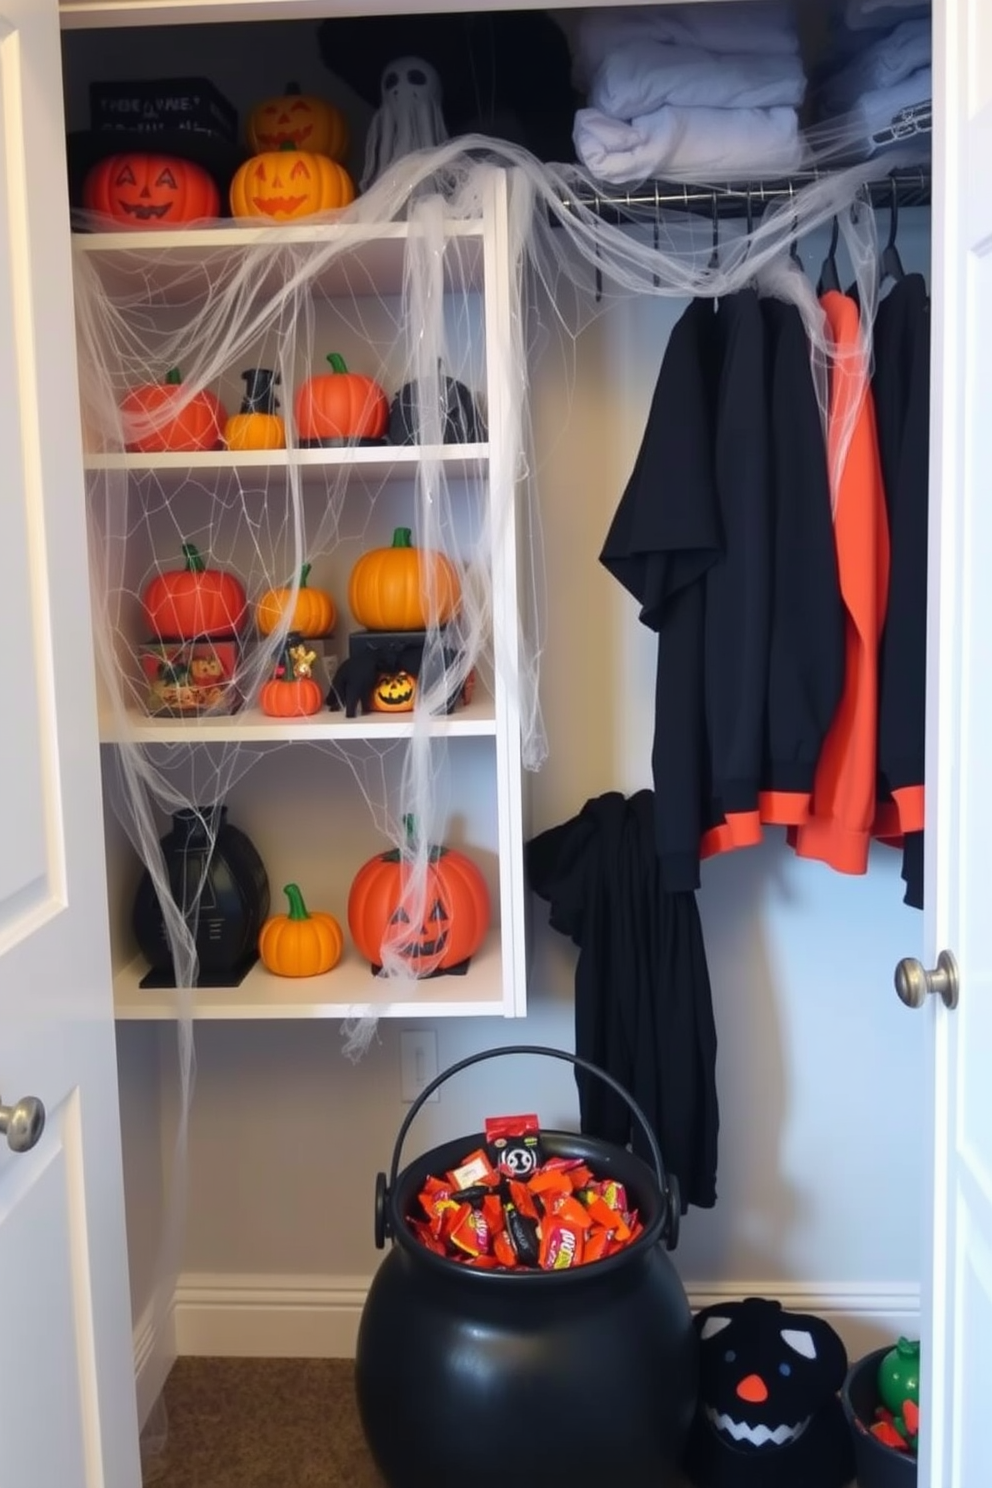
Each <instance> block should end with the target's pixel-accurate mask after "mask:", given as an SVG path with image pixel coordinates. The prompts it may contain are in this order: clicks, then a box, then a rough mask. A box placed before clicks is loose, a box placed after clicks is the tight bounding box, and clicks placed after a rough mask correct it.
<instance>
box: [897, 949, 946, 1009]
mask: <svg viewBox="0 0 992 1488" xmlns="http://www.w3.org/2000/svg"><path fill="white" fill-rule="evenodd" d="M895 981H896V991H897V992H898V993H899V998H900V1001H902V1002H904V1003H905V1004H906V1006H907V1007H911V1008H921V1007H922V1006H923V1004H924V1003H925V1002H926V1000H927V998H928V997H929V996H930V995H931V994H932V995H933V996H936V997H939V998H940V1000H941V1002H942V1003H943V1004H944V1006H945V1007H946V1008H949V1009H950V1010H951V1011H953V1010H954V1008H956V1007H957V1005H958V963H957V962H956V961H955V959H954V957H953V956H952V955H951V953H950V951H941V953H940V955H939V956H938V957H937V968H936V970H935V971H927V969H926V967H925V966H924V965H923V964H922V963H921V962H919V961H916V960H914V959H913V957H912V956H906V957H905V958H904V959H903V960H902V961H900V962H899V965H898V966H897V967H896V977H895Z"/></svg>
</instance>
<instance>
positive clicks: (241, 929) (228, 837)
mask: <svg viewBox="0 0 992 1488" xmlns="http://www.w3.org/2000/svg"><path fill="white" fill-rule="evenodd" d="M215 834H216V835H215ZM161 847H162V853H163V855H164V857H165V866H166V869H167V871H168V875H169V886H170V889H171V893H172V898H173V901H174V902H175V904H176V906H177V907H178V908H179V910H180V911H181V913H182V914H183V916H184V918H185V920H186V923H187V925H189V927H190V929H191V930H192V931H193V934H194V939H195V942H196V953H197V958H198V962H199V974H198V977H197V985H198V986H200V987H223V986H228V987H230V986H237V984H238V983H239V982H240V981H241V980H242V978H243V977H244V975H245V973H246V971H248V970H249V969H250V967H252V966H253V965H254V964H255V961H256V960H257V959H258V935H259V931H260V930H261V928H262V924H263V922H264V920H265V917H266V916H267V914H268V912H269V880H268V875H267V874H266V872H265V866H264V864H263V862H262V860H261V858H260V857H259V855H258V852H257V851H256V849H255V846H254V844H253V843H252V842H251V840H250V838H248V837H247V836H246V835H245V833H244V832H242V831H240V830H239V828H237V827H232V826H231V824H230V823H229V822H228V820H227V807H226V806H206V807H203V808H202V809H201V810H199V811H197V810H192V809H187V810H183V811H177V812H176V813H175V815H174V816H173V818H172V831H171V832H169V833H168V834H167V835H166V836H165V837H163V838H162V841H161ZM201 884H202V889H201ZM133 924H134V931H135V934H136V936H137V938H138V945H139V947H140V949H141V952H142V954H143V955H144V956H145V957H146V959H147V960H148V961H149V963H150V965H151V970H150V971H149V972H148V974H147V975H146V976H145V977H144V978H143V979H142V982H141V985H142V987H174V986H175V985H176V977H175V969H174V967H173V963H172V953H171V950H170V947H169V942H168V939H167V938H166V933H165V921H164V919H163V917H162V909H161V906H160V904H159V901H158V895H157V894H156V892H155V886H154V884H153V883H152V878H151V874H150V873H149V872H148V871H147V869H146V870H145V872H144V874H143V875H142V878H141V882H140V883H139V885H138V891H137V894H136V895H135V900H134V912H133Z"/></svg>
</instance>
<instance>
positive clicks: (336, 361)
mask: <svg viewBox="0 0 992 1488" xmlns="http://www.w3.org/2000/svg"><path fill="white" fill-rule="evenodd" d="M327 360H328V361H329V362H330V364H331V371H332V372H347V370H348V364H347V362H346V361H345V359H344V357H343V356H342V355H341V353H340V352H339V351H329V352H328V353H327Z"/></svg>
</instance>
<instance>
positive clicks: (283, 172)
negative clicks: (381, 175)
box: [231, 145, 355, 222]
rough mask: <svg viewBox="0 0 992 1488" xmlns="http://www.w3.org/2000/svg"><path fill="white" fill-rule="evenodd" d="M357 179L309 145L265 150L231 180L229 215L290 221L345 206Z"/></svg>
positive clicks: (251, 158)
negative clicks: (297, 147) (354, 179)
mask: <svg viewBox="0 0 992 1488" xmlns="http://www.w3.org/2000/svg"><path fill="white" fill-rule="evenodd" d="M354 200H355V183H354V181H353V180H352V179H351V177H350V176H349V174H348V172H347V171H346V170H345V168H344V166H343V165H338V163H337V161H335V160H329V159H328V157H327V156H326V155H314V154H312V153H311V152H310V151H309V150H294V149H293V148H292V146H291V145H290V146H284V147H283V148H282V149H281V150H266V151H265V152H264V153H263V154H261V155H252V156H250V157H249V158H248V159H247V160H246V161H245V162H244V164H243V165H240V166H239V167H238V169H237V171H236V172H235V175H234V179H233V181H232V182H231V215H232V216H234V217H238V218H240V219H242V220H244V219H250V220H254V221H257V220H258V219H259V218H262V219H263V220H266V221H269V222H286V221H290V220H295V219H297V218H299V217H312V216H314V215H315V214H316V213H318V212H328V211H331V210H333V209H334V208H338V207H347V206H348V205H349V204H350V203H351V202H353V201H354Z"/></svg>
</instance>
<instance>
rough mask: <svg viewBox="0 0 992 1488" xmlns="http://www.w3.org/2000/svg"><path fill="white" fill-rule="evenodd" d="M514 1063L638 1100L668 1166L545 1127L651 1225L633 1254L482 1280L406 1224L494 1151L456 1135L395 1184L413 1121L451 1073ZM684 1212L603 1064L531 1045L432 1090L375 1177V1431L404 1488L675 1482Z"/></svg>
mask: <svg viewBox="0 0 992 1488" xmlns="http://www.w3.org/2000/svg"><path fill="white" fill-rule="evenodd" d="M504 1054H541V1055H549V1056H550V1057H552V1058H554V1059H564V1060H567V1061H569V1062H570V1063H572V1064H574V1065H577V1066H578V1067H579V1068H581V1069H584V1070H587V1071H589V1072H590V1073H591V1074H593V1075H597V1076H599V1078H601V1079H603V1080H605V1081H606V1083H607V1084H609V1085H610V1086H612V1087H613V1089H614V1090H616V1091H617V1093H618V1094H619V1095H620V1096H622V1097H623V1098H624V1099H625V1100H626V1101H627V1102H628V1104H629V1105H630V1108H631V1111H632V1112H633V1115H634V1117H635V1118H636V1120H637V1121H638V1123H639V1124H640V1125H641V1126H642V1127H643V1129H644V1131H645V1133H646V1135H647V1137H648V1140H649V1147H650V1151H651V1156H652V1160H653V1164H654V1171H653V1172H652V1170H651V1168H650V1167H649V1166H648V1165H647V1164H646V1163H644V1162H642V1160H641V1159H640V1158H638V1157H635V1156H633V1154H631V1153H630V1152H627V1151H626V1150H624V1149H623V1148H619V1147H615V1146H612V1145H611V1144H609V1143H607V1142H601V1141H598V1140H595V1139H593V1138H590V1137H582V1136H577V1135H575V1134H574V1133H571V1132H548V1131H544V1130H542V1133H541V1144H542V1147H543V1148H544V1151H545V1153H546V1155H547V1156H552V1155H561V1156H568V1157H580V1158H582V1159H583V1160H584V1161H586V1162H588V1164H589V1166H590V1167H591V1168H592V1169H593V1170H594V1171H595V1172H596V1173H598V1174H602V1175H603V1176H604V1177H606V1176H610V1177H614V1178H617V1179H619V1180H620V1181H621V1182H622V1183H623V1184H624V1185H625V1187H626V1188H627V1192H628V1195H629V1197H630V1198H631V1202H632V1203H633V1204H635V1205H636V1207H637V1209H638V1210H639V1212H640V1216H641V1219H642V1220H643V1223H644V1233H643V1234H642V1235H641V1236H640V1237H639V1238H638V1239H637V1240H636V1241H635V1242H634V1243H633V1244H632V1245H631V1246H629V1247H628V1248H627V1249H626V1250H624V1251H621V1252H618V1254H616V1255H614V1256H610V1257H608V1258H607V1259H606V1260H602V1261H596V1262H593V1263H591V1264H589V1265H587V1266H579V1267H577V1268H576V1269H575V1270H574V1271H558V1272H546V1271H534V1272H526V1273H520V1274H514V1273H512V1272H500V1271H483V1270H472V1269H471V1268H469V1267H465V1266H460V1265H458V1263H457V1262H455V1261H449V1260H447V1259H446V1258H445V1257H443V1256H438V1255H435V1254H434V1253H433V1252H432V1251H429V1250H428V1249H427V1248H426V1247H425V1246H424V1245H423V1244H422V1243H421V1242H420V1240H418V1239H417V1237H416V1236H415V1235H414V1234H413V1233H412V1232H411V1230H410V1229H409V1227H408V1225H407V1223H406V1219H407V1216H408V1215H409V1214H412V1213H415V1212H416V1208H417V1197H418V1194H419V1192H420V1190H421V1188H422V1187H423V1183H424V1179H425V1178H426V1177H427V1175H428V1174H431V1173H442V1172H445V1171H446V1170H448V1169H449V1168H452V1167H454V1166H456V1165H457V1164H458V1163H459V1162H461V1161H462V1159H463V1158H464V1157H465V1155H466V1154H467V1153H468V1152H471V1151H472V1150H474V1148H476V1147H478V1146H480V1145H482V1144H483V1143H484V1140H485V1139H484V1137H483V1136H482V1135H481V1134H476V1135H473V1136H468V1137H459V1138H458V1139H457V1140H456V1141H453V1142H447V1143H445V1145H444V1146H442V1147H435V1148H434V1149H433V1151H431V1152H428V1153H425V1154H424V1156H422V1157H420V1158H418V1159H417V1160H416V1161H415V1162H413V1163H410V1164H409V1165H408V1166H407V1167H406V1168H404V1169H403V1171H402V1172H401V1173H399V1174H398V1175H397V1170H398V1167H399V1160H400V1153H401V1150H402V1145H403V1139H404V1137H405V1136H406V1134H407V1131H408V1130H409V1127H410V1124H411V1122H412V1121H413V1119H414V1117H415V1116H416V1115H417V1112H418V1111H419V1110H420V1107H421V1106H422V1104H423V1102H424V1101H425V1100H426V1099H427V1098H428V1096H430V1095H431V1094H432V1093H433V1092H434V1090H436V1089H437V1088H438V1086H440V1085H441V1084H443V1083H444V1081H446V1080H448V1079H449V1078H450V1077H451V1076H452V1075H454V1074H456V1073H458V1072H459V1071H460V1070H463V1069H467V1068H468V1067H469V1066H470V1065H473V1064H477V1063H479V1062H480V1061H481V1060H484V1059H494V1058H496V1057H498V1056H500V1055H504ZM679 1213H680V1204H679V1195H678V1186H677V1184H676V1182H675V1180H674V1179H672V1178H668V1177H667V1176H666V1174H665V1169H664V1167H663V1165H662V1161H661V1155H660V1153H659V1151H658V1145H657V1142H656V1140H655V1137H654V1133H653V1132H652V1131H651V1128H650V1126H649V1125H648V1122H647V1120H646V1118H645V1116H644V1114H643V1113H642V1112H641V1110H640V1109H639V1107H638V1106H637V1105H636V1104H635V1103H634V1101H633V1100H632V1099H631V1097H630V1096H629V1095H628V1094H627V1093H626V1091H625V1090H624V1089H623V1087H622V1086H621V1085H619V1084H618V1083H617V1082H616V1081H615V1080H614V1079H613V1078H612V1076H610V1075H607V1074H606V1073H605V1071H603V1070H600V1069H598V1068H597V1067H596V1066H595V1065H592V1064H589V1063H587V1062H586V1061H585V1060H582V1059H579V1058H577V1057H576V1056H575V1055H572V1054H568V1053H565V1052H564V1051H563V1050H560V1049H545V1048H538V1047H535V1046H531V1045H525V1046H519V1047H512V1048H504V1049H490V1050H487V1051H485V1052H484V1053H481V1054H475V1055H473V1056H472V1057H471V1058H468V1059H463V1060H461V1061H460V1062H459V1063H457V1064H454V1065H452V1066H451V1068H450V1069H448V1070H446V1071H444V1072H443V1073H442V1074H440V1075H439V1076H438V1077H437V1079H436V1080H433V1081H432V1082H431V1083H430V1084H429V1085H428V1086H427V1087H426V1088H425V1089H424V1091H423V1092H422V1093H421V1095H420V1096H419V1097H418V1099H417V1100H416V1101H414V1103H413V1105H412V1106H411V1107H410V1110H409V1112H408V1113H407V1116H406V1118H405V1120H404V1122H403V1124H402V1126H401V1127H400V1131H399V1135H398V1136H397V1139H396V1146H395V1148H394V1149H393V1160H392V1168H391V1171H390V1176H389V1181H388V1184H387V1181H386V1175H385V1174H384V1173H380V1174H379V1176H378V1180H377V1191H376V1244H377V1245H378V1246H379V1247H380V1249H381V1248H382V1246H383V1244H384V1243H385V1239H386V1236H387V1235H388V1236H389V1237H390V1238H391V1239H392V1241H393V1244H392V1247H391V1249H390V1252H389V1254H388V1255H387V1256H386V1258H385V1259H384V1261H383V1262H382V1264H381V1266H380V1267H379V1270H378V1271H377V1273H376V1276H375V1278H374V1280H373V1282H372V1285H371V1287H370V1289H369V1294H368V1298H367V1300H366V1303H365V1307H364V1310H363V1312H362V1319H361V1325H360V1327H359V1333H358V1346H357V1351H356V1358H355V1381H356V1391H357V1398H358V1408H359V1414H360V1416H361V1421H362V1426H363V1428H364V1431H365V1436H366V1440H367V1441H368V1445H369V1448H370V1450H371V1452H372V1455H373V1457H374V1458H375V1461H376V1464H377V1466H378V1467H379V1470H380V1472H381V1473H382V1475H383V1477H384V1478H385V1480H386V1482H387V1484H388V1485H389V1488H465V1485H466V1484H471V1485H472V1488H507V1485H508V1484H519V1485H521V1488H565V1485H567V1488H604V1485H610V1488H613V1485H620V1484H622V1485H623V1488H675V1485H676V1484H678V1483H680V1482H681V1478H680V1477H679V1473H678V1463H679V1459H680V1457H681V1454H682V1450H683V1447H684V1445H685V1440H686V1437H687V1434H688V1430H689V1426H690V1424H691V1422H692V1418H693V1412H694V1410H695V1405H696V1386H697V1368H698V1357H697V1340H696V1334H695V1330H694V1328H693V1325H692V1315H691V1312H690V1308H689V1303H688V1299H687V1297H686V1294H685V1291H684V1289H683V1286H682V1283H681V1281H680V1280H679V1277H678V1274H677V1272H676V1270H675V1267H674V1266H673V1265H672V1262H671V1260H670V1259H669V1257H668V1256H667V1255H666V1253H665V1249H664V1247H663V1245H662V1241H663V1240H664V1241H667V1244H668V1247H669V1248H670V1249H671V1248H673V1247H674V1245H675V1241H676V1237H677V1234H678V1217H679Z"/></svg>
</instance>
